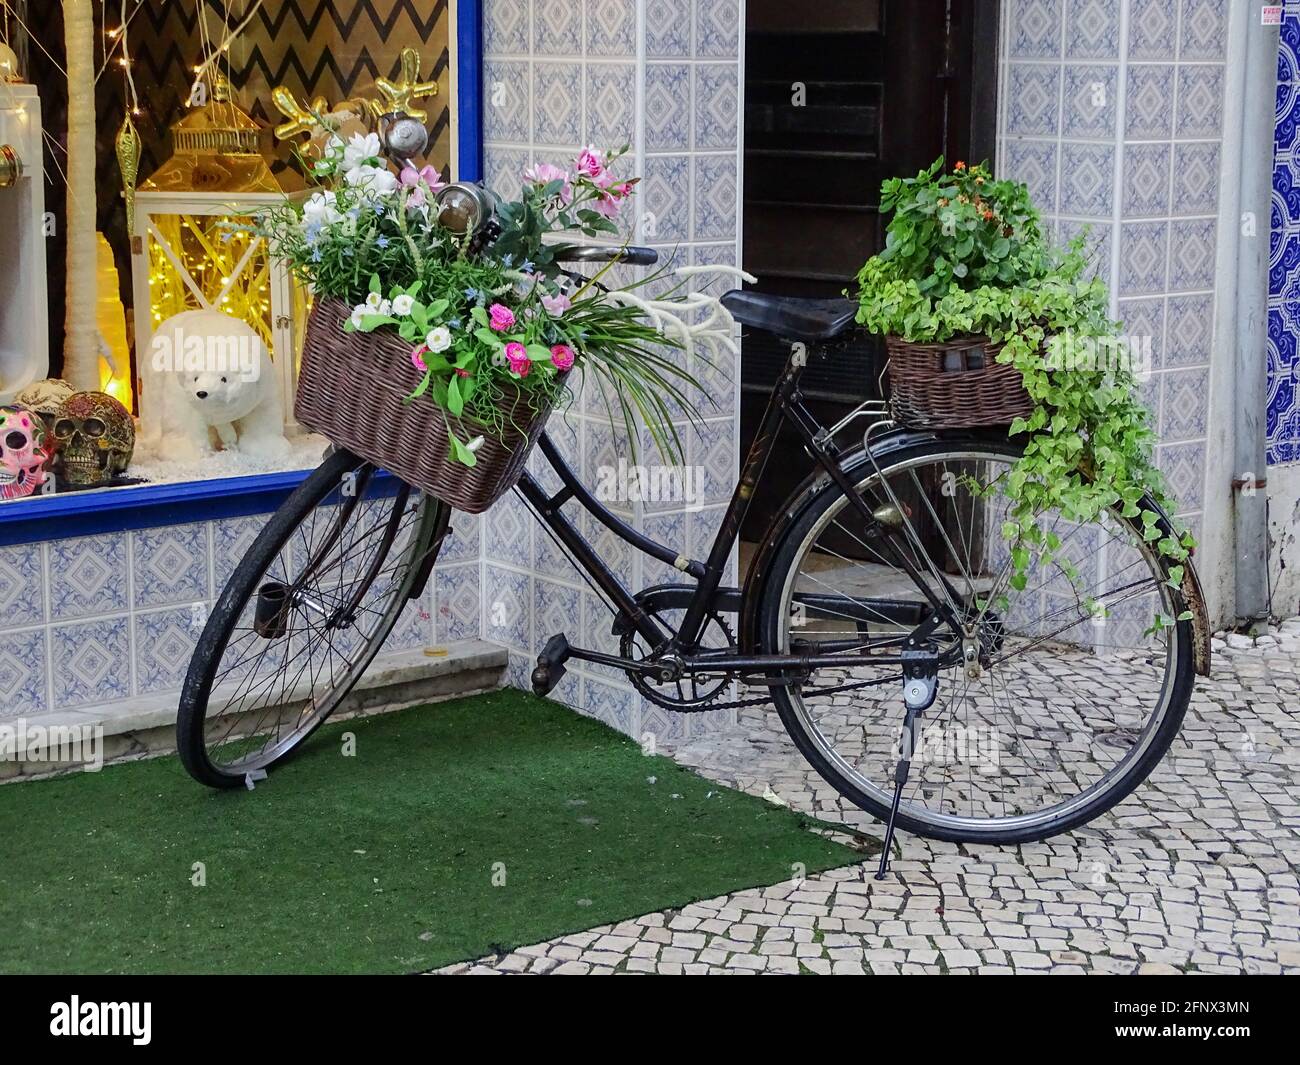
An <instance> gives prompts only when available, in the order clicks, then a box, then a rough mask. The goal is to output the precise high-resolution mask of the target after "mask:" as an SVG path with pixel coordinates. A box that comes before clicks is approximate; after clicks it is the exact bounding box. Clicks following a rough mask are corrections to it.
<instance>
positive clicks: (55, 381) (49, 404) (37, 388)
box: [14, 377, 76, 429]
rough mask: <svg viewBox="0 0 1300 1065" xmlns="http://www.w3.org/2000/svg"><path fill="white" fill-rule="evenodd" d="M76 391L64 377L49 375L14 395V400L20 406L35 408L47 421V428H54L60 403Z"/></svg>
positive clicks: (42, 418) (29, 408)
mask: <svg viewBox="0 0 1300 1065" xmlns="http://www.w3.org/2000/svg"><path fill="white" fill-rule="evenodd" d="M75 391H76V389H75V388H73V387H72V386H71V385H70V384H68V382H67V381H65V380H64V379H63V378H62V377H47V378H46V379H45V380H44V381H36V382H34V383H33V384H30V385H28V386H27V387H26V388H24V389H23V390H22V391H21V392H19V393H18V395H16V396H14V402H15V403H17V404H18V405H19V406H20V407H26V408H27V409H28V410H34V411H35V412H36V413H37V414H39V415H40V416H41V420H42V421H44V422H45V428H46V429H52V428H53V427H54V415H55V413H56V412H57V411H58V409H59V404H60V403H62V402H63V401H64V400H65V399H67V398H68V397H69V396H70V395H72V393H73V392H75Z"/></svg>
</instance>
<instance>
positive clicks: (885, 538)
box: [518, 344, 959, 683]
mask: <svg viewBox="0 0 1300 1065" xmlns="http://www.w3.org/2000/svg"><path fill="white" fill-rule="evenodd" d="M806 362H807V356H806V348H805V346H804V345H802V344H796V345H794V347H793V349H792V352H791V357H790V359H789V360H788V361H787V363H786V366H785V368H784V369H783V371H782V373H781V375H780V377H779V378H778V379H777V382H776V385H775V387H774V389H773V391H772V395H771V397H770V398H769V400H768V405H767V409H766V410H765V412H764V414H763V418H762V421H761V423H760V425H759V429H758V433H757V434H756V436H755V437H754V441H753V443H752V445H751V446H750V449H749V453H748V455H746V457H745V461H744V464H743V465H742V467H741V471H740V478H739V481H738V482H737V484H736V487H735V489H734V491H733V492H732V495H731V500H730V502H729V503H728V505H727V509H726V512H725V513H724V515H723V519H722V524H721V525H720V526H719V528H718V531H717V533H716V535H715V536H714V539H713V543H712V545H711V546H710V548H709V553H708V556H707V558H706V559H705V560H704V561H698V560H695V559H690V558H686V557H685V556H683V555H681V554H679V553H678V552H677V551H675V550H673V549H672V548H670V547H667V546H666V545H664V544H661V543H658V542H657V541H655V540H653V539H651V538H650V537H648V536H645V535H644V534H642V533H641V532H638V531H637V530H636V529H633V528H632V527H631V526H630V525H628V524H627V523H626V522H625V521H623V520H622V519H621V518H619V517H618V516H617V515H616V514H614V513H612V512H611V511H610V510H609V509H608V508H607V507H605V506H604V505H603V504H602V503H601V502H600V501H599V500H598V499H596V498H595V496H593V495H592V493H591V492H590V491H589V490H588V489H587V488H586V486H585V485H583V484H582V483H581V482H580V481H579V479H578V477H577V475H576V474H575V473H574V472H573V470H572V468H571V467H570V466H569V465H568V463H567V462H565V460H564V458H563V456H561V455H560V453H559V451H558V449H557V448H556V446H555V443H554V442H553V441H552V440H551V439H550V437H549V436H548V435H547V434H545V433H543V434H542V436H541V437H540V438H539V441H538V445H539V448H540V450H541V453H542V455H543V456H544V457H545V458H546V460H547V462H548V463H549V464H550V466H551V468H552V469H553V470H554V471H555V473H556V474H557V476H558V477H559V478H560V481H561V484H562V485H563V487H562V488H561V489H560V490H559V491H558V492H557V493H556V494H555V495H553V496H552V495H549V494H548V493H547V491H546V489H544V488H543V487H542V485H541V484H540V483H539V482H538V481H537V480H536V478H534V477H533V476H531V475H530V474H528V473H525V474H524V475H523V477H521V478H520V481H519V484H518V490H519V492H520V493H521V494H522V495H523V497H524V499H525V500H526V502H527V503H528V504H529V506H530V507H531V508H532V509H533V510H534V511H535V512H536V514H537V516H538V517H539V518H540V520H541V521H542V522H543V523H544V524H545V525H546V526H547V527H548V528H549V529H550V530H551V532H552V533H554V534H555V536H556V538H557V539H558V540H559V541H560V543H562V544H563V545H564V546H565V548H567V549H568V550H569V551H570V552H571V553H572V556H573V559H574V561H575V563H576V564H577V565H578V566H579V567H580V568H581V569H582V570H583V571H585V572H586V574H587V575H588V576H589V577H590V578H591V579H592V580H593V581H594V582H595V583H596V585H597V586H599V588H600V589H601V591H602V592H603V593H604V594H605V595H607V596H608V597H609V599H610V600H611V601H612V603H613V604H614V606H615V608H616V609H617V610H618V611H619V613H620V615H621V616H622V617H624V618H626V619H627V623H628V624H630V625H631V626H632V628H634V629H635V631H636V632H637V633H638V634H639V635H640V636H641V637H642V638H643V639H644V640H645V641H646V642H647V644H648V645H649V646H650V647H651V648H652V649H653V650H654V652H655V653H656V654H662V653H663V652H665V651H672V652H679V653H681V654H682V655H685V656H688V657H687V658H685V660H684V661H683V663H682V665H683V668H684V669H685V671H686V672H704V671H712V672H720V671H725V672H734V673H757V672H769V671H776V672H777V673H779V674H782V675H784V674H785V673H787V672H788V671H790V670H792V669H793V670H796V671H798V672H800V673H803V674H806V673H807V671H808V670H809V669H813V668H821V667H833V666H843V665H845V663H846V658H845V656H844V655H843V654H832V653H827V654H803V655H794V654H791V655H731V654H729V653H728V654H720V653H718V652H716V651H715V652H713V653H712V654H711V655H704V656H703V657H699V658H694V657H691V656H695V655H696V654H697V652H699V650H700V648H699V641H700V637H701V634H702V632H703V630H704V626H705V624H706V622H707V619H708V615H709V614H710V612H713V611H718V612H721V613H734V612H736V608H735V606H732V604H733V603H738V598H739V597H738V593H737V590H736V589H729V588H724V587H723V584H722V580H723V576H724V574H725V571H726V565H727V560H728V558H729V557H730V555H731V550H732V548H733V547H734V546H735V544H736V541H737V539H738V538H739V535H740V528H741V525H742V523H743V522H744V520H745V516H746V514H747V513H748V511H749V506H750V503H751V501H752V499H753V495H754V489H755V488H756V487H757V485H758V481H759V479H760V478H761V477H762V475H763V471H764V470H765V469H766V467H767V463H768V460H769V459H770V458H771V455H772V451H773V448H774V446H775V442H776V437H777V431H778V430H779V428H780V427H781V425H782V424H788V425H791V426H793V427H794V429H795V431H796V432H797V433H798V435H799V437H800V439H801V440H802V442H803V444H804V447H805V448H806V449H807V451H808V452H809V454H810V455H812V457H813V458H814V460H815V461H816V463H817V465H818V466H820V467H821V469H823V470H824V471H825V472H826V473H827V474H828V475H829V476H830V478H831V479H832V480H833V481H835V483H836V484H838V485H839V486H840V488H841V489H842V490H843V491H844V492H845V493H846V495H847V496H848V498H849V499H850V500H851V501H852V502H853V505H854V506H855V508H856V509H857V510H858V512H859V513H860V514H861V516H862V517H863V519H864V521H865V522H866V523H867V525H866V528H867V529H868V530H871V533H870V535H873V539H874V540H875V541H877V542H878V543H879V544H881V545H882V547H883V548H884V550H885V551H886V552H887V553H888V554H889V556H890V560H891V561H892V562H894V563H895V564H897V565H898V567H899V568H900V569H901V570H903V571H904V572H906V573H907V574H908V576H909V577H910V578H911V580H912V582H913V583H914V584H915V585H916V587H917V589H918V590H919V591H920V593H921V595H922V596H923V597H924V602H920V601H918V602H917V603H916V604H915V605H914V604H910V603H901V604H900V603H899V602H897V601H892V602H888V603H884V602H875V601H870V600H866V601H864V610H863V617H862V618H861V619H860V620H862V621H863V622H866V621H867V620H868V615H870V616H871V617H872V618H874V619H875V620H877V621H878V620H879V619H880V615H881V613H882V611H892V612H893V614H894V615H896V618H895V620H897V622H898V623H899V624H901V625H910V626H912V631H911V633H910V634H909V635H908V636H907V637H906V639H905V641H904V639H903V638H901V637H900V636H899V634H897V633H894V634H889V635H882V636H879V637H874V638H872V637H867V638H863V639H857V640H847V641H842V642H843V643H845V644H846V649H847V648H865V649H867V650H868V652H870V649H871V648H873V647H880V646H886V645H894V644H901V643H903V642H906V644H907V646H908V647H912V648H915V647H917V646H919V645H920V644H921V642H923V641H924V640H925V639H926V638H928V637H929V636H930V634H931V633H933V632H934V631H935V630H937V629H939V628H940V627H941V626H942V625H943V624H944V623H949V624H954V625H955V624H957V622H956V619H955V618H954V617H953V616H952V611H951V609H950V607H949V606H948V603H947V602H945V601H944V600H943V599H941V598H940V597H939V596H937V595H936V594H935V593H934V591H933V590H932V589H931V588H930V587H929V586H928V585H927V584H926V582H925V581H924V580H923V579H922V577H921V574H920V573H919V571H918V570H917V569H916V567H915V566H914V565H913V563H912V560H911V558H909V556H908V553H907V552H906V551H903V550H900V549H899V547H898V544H897V542H896V541H897V539H898V538H899V533H898V531H897V530H896V529H894V528H891V527H890V526H889V525H888V524H886V523H884V522H881V521H880V520H878V519H877V517H876V515H875V514H874V513H873V511H872V508H871V507H870V506H868V504H867V502H866V501H865V500H863V499H862V498H861V496H859V494H858V492H857V486H856V485H855V484H854V483H853V482H851V481H850V480H849V478H848V477H847V476H846V475H845V473H844V472H843V470H842V469H841V466H840V463H839V461H838V458H839V453H838V452H837V451H836V450H835V448H834V447H833V446H832V445H831V437H832V433H831V432H830V431H829V430H827V429H826V428H825V427H823V426H822V425H821V424H820V423H819V422H818V421H817V419H816V417H815V416H814V415H813V414H812V412H811V411H809V410H808V408H807V406H806V405H805V404H804V403H803V399H802V395H801V393H800V390H799V379H800V377H801V376H802V373H803V370H804V367H805V365H806ZM571 499H576V500H577V501H578V502H579V504H581V506H582V507H583V509H585V510H586V511H587V512H588V513H590V514H591V515H592V516H593V517H595V518H596V520H598V521H599V522H600V523H601V524H602V525H604V526H605V527H606V528H607V529H609V530H611V531H612V532H613V533H614V534H615V535H616V536H618V537H619V538H620V539H622V540H624V541H626V542H627V543H629V544H631V545H632V546H633V547H635V548H637V549H638V550H639V551H642V552H643V553H645V554H647V555H649V556H651V557H652V558H656V559H658V560H660V561H661V562H664V563H667V564H668V565H671V566H674V567H675V568H676V569H678V570H680V571H682V572H683V573H684V574H686V575H687V576H689V577H692V578H694V579H695V581H696V582H697V583H696V587H695V588H694V590H689V589H679V588H678V587H677V586H671V585H670V586H660V587H658V588H653V589H646V590H645V591H643V592H642V593H640V594H641V595H644V596H648V597H653V596H655V595H656V594H658V596H659V597H660V599H669V598H671V600H672V607H673V608H677V609H680V608H682V607H684V608H685V614H684V617H683V619H682V623H681V626H680V627H679V629H678V632H677V634H676V636H675V637H674V636H673V635H672V634H670V633H668V632H666V631H665V630H664V629H663V628H662V627H661V626H660V625H659V624H658V622H656V620H655V619H654V617H653V616H652V615H651V613H650V612H649V611H648V610H646V609H645V606H644V605H643V603H642V602H641V601H638V598H637V596H636V595H634V594H633V593H632V592H631V591H630V590H629V589H628V588H627V587H625V586H624V584H623V583H622V581H621V580H620V579H619V578H618V576H617V575H616V574H615V573H614V572H612V571H611V570H610V568H609V567H608V566H607V565H605V563H604V561H603V560H602V559H601V558H600V556H599V555H598V554H597V553H596V550H595V548H594V547H593V546H592V545H591V544H590V543H589V542H588V541H587V540H586V538H585V537H584V536H583V535H582V533H581V532H579V531H578V529H577V527H576V526H575V525H574V524H573V522H571V521H570V520H569V519H568V518H567V517H565V515H564V514H562V513H561V507H563V506H564V504H565V503H567V502H568V501H569V500H571ZM948 591H949V594H950V596H951V597H952V599H953V601H956V600H957V599H958V598H959V597H958V596H956V595H955V593H954V592H953V590H952V589H951V588H949V589H948ZM683 593H684V596H683ZM821 598H830V597H823V596H816V595H812V596H807V597H806V601H808V602H809V604H810V605H811V606H813V607H814V608H815V607H816V605H817V600H818V599H821ZM664 605H668V604H667V603H665V604H664ZM720 607H722V608H723V609H720ZM726 607H731V609H726ZM837 609H839V610H840V612H841V613H842V612H843V605H842V602H841V603H840V604H839V606H838V608H837ZM820 646H821V647H823V648H825V647H833V646H834V645H833V644H828V643H823V644H821V645H820ZM566 654H571V656H572V657H574V658H579V659H585V660H588V661H595V662H600V663H603V664H606V665H613V666H618V667H621V668H625V669H626V668H638V669H643V670H644V671H646V672H654V671H656V667H655V666H654V663H653V662H652V661H644V662H639V663H632V662H630V661H629V660H626V659H623V658H620V657H618V656H615V655H607V654H603V653H601V652H597V651H590V650H585V649H582V648H570V649H567V650H566ZM870 658H871V661H872V662H873V663H881V664H890V663H893V664H897V663H899V662H901V661H902V659H901V655H887V654H870ZM780 682H781V681H780V680H779V679H778V680H777V683H780Z"/></svg>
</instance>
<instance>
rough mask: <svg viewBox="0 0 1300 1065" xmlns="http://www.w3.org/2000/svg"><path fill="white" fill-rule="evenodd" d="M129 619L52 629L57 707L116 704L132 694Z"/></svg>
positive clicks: (57, 626)
mask: <svg viewBox="0 0 1300 1065" xmlns="http://www.w3.org/2000/svg"><path fill="white" fill-rule="evenodd" d="M127 623H128V619H127V617H126V616H125V615H122V616H120V617H112V618H100V619H99V620H97V621H86V622H80V623H77V624H71V625H54V626H51V628H50V640H51V659H52V661H53V669H54V675H53V678H52V680H53V693H54V700H53V702H54V706H55V707H60V708H62V707H69V706H84V705H87V704H90V703H103V702H112V701H114V700H117V699H125V698H127V697H128V696H130V694H131V637H130V634H129V633H128V631H127Z"/></svg>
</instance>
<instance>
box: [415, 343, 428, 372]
mask: <svg viewBox="0 0 1300 1065" xmlns="http://www.w3.org/2000/svg"><path fill="white" fill-rule="evenodd" d="M428 350H429V349H428V347H427V346H426V345H424V344H417V345H416V346H415V347H413V348H412V349H411V363H412V365H414V366H415V368H416V369H417V370H428V368H429V367H427V366H426V365H425V364H424V353H425V352H426V351H428Z"/></svg>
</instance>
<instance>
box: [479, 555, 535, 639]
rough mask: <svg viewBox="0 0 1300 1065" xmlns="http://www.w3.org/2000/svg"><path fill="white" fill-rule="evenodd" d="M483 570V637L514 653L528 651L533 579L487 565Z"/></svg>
mask: <svg viewBox="0 0 1300 1065" xmlns="http://www.w3.org/2000/svg"><path fill="white" fill-rule="evenodd" d="M485 569H486V572H485V576H484V581H485V584H484V588H483V624H484V635H485V636H486V637H487V639H489V640H495V641H496V642H497V643H503V644H506V645H507V646H508V647H513V648H514V649H515V650H517V651H531V650H532V649H533V640H532V615H533V610H532V608H533V578H532V577H531V576H529V575H528V574H526V573H518V572H516V571H515V570H510V569H503V568H502V567H500V566H496V565H493V564H492V563H490V562H489V563H488V564H487V566H486V568H485Z"/></svg>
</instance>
